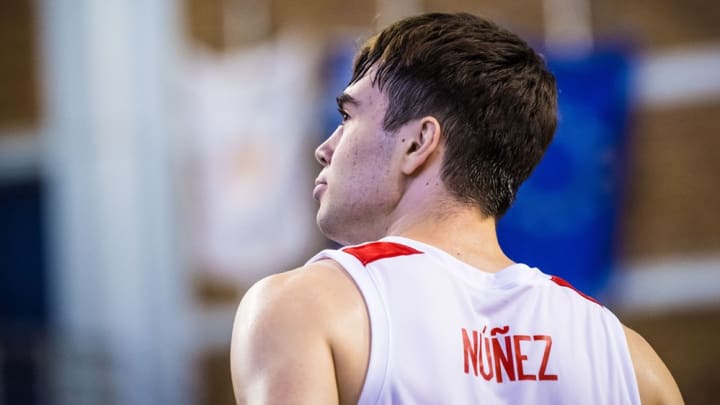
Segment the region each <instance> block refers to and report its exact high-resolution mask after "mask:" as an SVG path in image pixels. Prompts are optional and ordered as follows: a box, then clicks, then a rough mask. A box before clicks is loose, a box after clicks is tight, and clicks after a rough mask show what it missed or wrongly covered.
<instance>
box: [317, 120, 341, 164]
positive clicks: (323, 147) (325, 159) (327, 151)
mask: <svg viewBox="0 0 720 405" xmlns="http://www.w3.org/2000/svg"><path fill="white" fill-rule="evenodd" d="M340 128H341V127H338V128H337V129H336V130H335V132H333V133H332V135H330V137H329V138H328V139H326V140H325V141H324V142H323V143H321V144H320V146H318V147H317V149H315V160H317V161H318V163H320V164H321V165H322V166H328V165H329V164H330V162H331V161H332V155H333V152H334V149H335V148H334V146H333V142H334V141H335V138H336V135H337V134H338V132H339V131H340Z"/></svg>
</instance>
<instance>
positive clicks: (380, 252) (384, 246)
mask: <svg viewBox="0 0 720 405" xmlns="http://www.w3.org/2000/svg"><path fill="white" fill-rule="evenodd" d="M342 251H343V252H345V253H349V254H351V255H353V256H355V257H356V258H357V259H358V260H360V262H362V264H363V265H364V266H367V265H368V264H370V263H372V262H374V261H376V260H380V259H386V258H389V257H396V256H407V255H415V254H418V253H422V252H421V251H419V250H415V249H413V248H411V247H410V246H405V245H401V244H399V243H394V242H372V243H366V244H364V245H360V246H353V247H347V248H344V249H342Z"/></svg>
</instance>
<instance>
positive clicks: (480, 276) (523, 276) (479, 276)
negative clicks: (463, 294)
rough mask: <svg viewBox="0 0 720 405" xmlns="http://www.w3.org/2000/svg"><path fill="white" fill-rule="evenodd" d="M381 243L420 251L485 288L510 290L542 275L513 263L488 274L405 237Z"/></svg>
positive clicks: (387, 238)
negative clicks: (389, 243)
mask: <svg viewBox="0 0 720 405" xmlns="http://www.w3.org/2000/svg"><path fill="white" fill-rule="evenodd" d="M380 241H386V242H395V243H399V244H402V245H406V246H409V247H411V248H414V249H417V250H420V251H422V252H423V253H425V254H426V255H428V256H430V257H432V258H433V259H435V260H437V261H439V262H441V263H443V264H445V265H446V266H445V267H447V268H448V269H450V271H451V272H454V273H456V274H457V275H459V276H460V277H462V278H463V279H465V280H466V281H467V282H469V283H471V284H474V285H478V286H482V287H485V288H487V287H488V286H490V285H492V286H494V287H496V288H509V287H512V286H513V285H516V284H518V283H519V282H521V281H523V280H528V279H530V278H531V277H533V276H535V275H537V274H538V273H540V271H539V270H538V269H537V268H534V267H529V266H528V265H526V264H524V263H513V264H511V265H510V266H508V267H505V268H504V269H502V270H500V271H497V272H494V273H493V272H488V271H485V270H483V269H480V268H477V267H475V266H472V265H470V264H468V263H465V262H464V261H462V260H460V259H458V258H456V257H455V256H453V255H451V254H450V253H448V252H446V251H444V250H442V249H440V248H438V247H435V246H433V245H430V244H427V243H424V242H420V241H417V240H415V239H410V238H407V237H404V236H386V237H384V238H382V239H380Z"/></svg>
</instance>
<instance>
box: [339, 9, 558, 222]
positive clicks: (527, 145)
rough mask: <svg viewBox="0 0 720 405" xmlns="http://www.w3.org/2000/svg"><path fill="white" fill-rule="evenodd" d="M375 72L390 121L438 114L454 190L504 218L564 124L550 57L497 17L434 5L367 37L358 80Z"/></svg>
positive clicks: (393, 124)
mask: <svg viewBox="0 0 720 405" xmlns="http://www.w3.org/2000/svg"><path fill="white" fill-rule="evenodd" d="M371 70H372V71H373V73H374V74H373V77H372V80H373V86H375V87H377V89H378V90H380V92H382V93H384V94H385V95H386V96H387V98H388V107H387V111H386V114H385V117H384V121H383V125H384V129H385V130H386V131H388V132H394V131H396V130H397V129H399V128H400V127H402V126H403V125H405V124H406V123H408V122H409V121H412V120H415V119H418V118H421V117H423V116H433V117H435V118H437V120H438V121H439V123H440V125H441V127H442V133H443V140H442V141H443V142H444V147H445V148H444V149H445V152H444V158H443V165H442V171H441V177H442V180H443V182H444V184H445V186H446V188H447V189H448V190H449V192H450V193H451V194H452V195H453V196H454V197H455V198H456V199H458V200H459V201H461V202H463V203H468V204H472V205H475V206H477V207H478V208H479V209H480V210H481V211H482V213H483V214H484V215H486V216H488V217H500V216H502V215H503V214H504V213H505V212H506V211H507V209H508V208H509V207H510V205H511V204H512V202H513V200H514V198H515V194H516V193H517V190H518V188H519V186H520V184H521V183H522V182H523V181H525V180H526V179H527V177H528V176H529V175H530V173H531V172H532V170H533V169H534V168H535V166H536V165H537V164H538V163H539V162H540V159H541V158H542V156H543V154H544V152H545V150H546V148H547V146H548V144H549V143H550V141H551V140H552V137H553V134H554V132H555V126H556V123H557V90H556V86H555V79H554V77H553V75H552V74H551V73H550V72H549V71H548V70H547V68H546V66H545V63H544V61H543V60H542V58H541V57H540V56H539V55H538V54H537V53H536V52H535V51H533V49H532V48H530V47H529V46H528V45H527V43H525V42H524V41H523V40H522V39H520V38H518V37H517V36H516V35H515V34H513V33H511V32H509V31H507V30H504V29H502V28H500V27H498V26H497V25H495V24H494V23H492V22H490V21H487V20H484V19H482V18H479V17H476V16H473V15H470V14H464V13H461V14H439V13H432V14H425V15H421V16H417V17H411V18H407V19H404V20H401V21H398V22H396V23H394V24H392V25H390V26H389V27H387V28H385V29H384V30H383V31H382V32H380V33H379V34H376V35H375V36H373V37H371V38H370V39H369V40H367V41H366V42H365V44H364V45H363V47H362V48H361V49H360V51H359V52H358V54H357V56H356V59H355V63H354V68H353V77H352V79H351V81H350V84H351V85H352V84H354V83H357V82H358V81H359V80H361V79H362V78H364V77H366V76H368V74H369V72H370V71H371Z"/></svg>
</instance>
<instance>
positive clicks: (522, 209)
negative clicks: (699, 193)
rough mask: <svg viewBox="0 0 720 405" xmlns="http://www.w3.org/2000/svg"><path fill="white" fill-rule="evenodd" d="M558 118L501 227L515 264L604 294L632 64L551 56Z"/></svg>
mask: <svg viewBox="0 0 720 405" xmlns="http://www.w3.org/2000/svg"><path fill="white" fill-rule="evenodd" d="M548 65H549V66H550V69H551V70H552V72H553V73H554V74H555V75H556V77H557V82H558V89H559V91H560V95H559V108H560V120H559V126H558V130H557V132H556V135H555V139H554V141H553V143H552V144H551V145H550V147H549V148H548V151H547V153H546V155H545V157H544V158H543V160H542V162H541V163H540V165H539V166H538V167H537V169H536V170H535V172H534V173H533V174H532V176H531V177H530V179H528V181H527V182H525V183H524V184H523V185H522V186H521V188H520V191H519V193H518V196H517V200H516V202H515V205H514V206H513V207H512V208H511V209H510V211H509V212H508V213H507V214H506V215H505V217H503V218H502V219H501V220H500V222H499V227H498V236H499V238H500V243H501V246H503V248H504V249H505V252H506V253H507V254H508V255H509V256H510V257H511V258H513V259H514V260H516V261H521V262H525V263H528V264H530V265H531V266H536V267H538V268H540V269H541V270H543V271H544V272H546V273H550V274H553V275H557V276H560V277H562V278H564V279H566V280H567V281H569V282H570V283H571V284H573V285H574V286H575V287H576V288H578V289H580V290H582V291H584V292H586V293H588V294H591V295H592V294H598V293H600V292H601V291H602V288H603V287H604V285H605V283H606V281H607V279H608V277H609V275H610V272H611V269H612V268H613V265H614V258H615V251H616V247H617V245H618V238H617V234H618V208H619V203H620V197H621V194H622V189H623V187H622V185H623V175H622V174H623V168H624V166H625V161H626V156H625V155H626V153H625V150H626V143H627V142H626V129H627V122H628V111H629V101H628V96H629V87H630V86H629V77H630V74H629V73H630V59H629V57H628V53H627V52H625V51H624V50H621V49H607V50H600V51H596V52H594V53H592V54H589V55H586V56H583V57H581V58H567V57H565V58H563V57H552V56H550V57H549V58H548Z"/></svg>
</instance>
